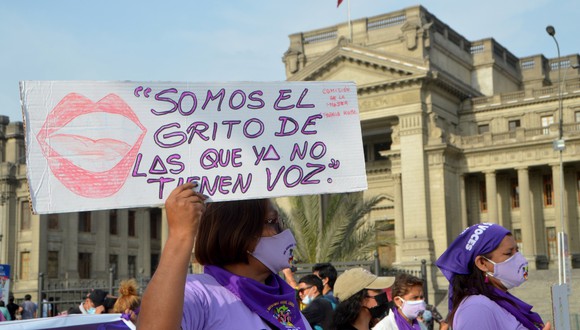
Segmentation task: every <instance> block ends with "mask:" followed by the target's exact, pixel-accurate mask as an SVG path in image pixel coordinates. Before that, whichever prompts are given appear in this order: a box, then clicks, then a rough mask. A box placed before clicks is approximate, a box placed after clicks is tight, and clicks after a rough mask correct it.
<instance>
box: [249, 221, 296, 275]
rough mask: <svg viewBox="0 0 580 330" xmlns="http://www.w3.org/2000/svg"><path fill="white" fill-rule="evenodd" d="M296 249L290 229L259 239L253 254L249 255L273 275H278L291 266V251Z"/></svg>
mask: <svg viewBox="0 0 580 330" xmlns="http://www.w3.org/2000/svg"><path fill="white" fill-rule="evenodd" d="M295 248H296V239H294V235H292V232H291V231H290V229H286V230H284V231H283V232H281V233H280V234H277V235H274V236H270V237H261V238H260V240H259V241H258V244H257V245H256V249H254V252H251V253H250V254H251V255H252V256H253V257H254V258H256V259H258V260H259V261H260V262H261V263H263V264H264V266H266V267H268V269H270V270H271V271H272V272H273V273H279V272H280V271H282V269H286V268H288V267H290V266H291V263H292V258H293V255H292V251H293V250H294V249H295Z"/></svg>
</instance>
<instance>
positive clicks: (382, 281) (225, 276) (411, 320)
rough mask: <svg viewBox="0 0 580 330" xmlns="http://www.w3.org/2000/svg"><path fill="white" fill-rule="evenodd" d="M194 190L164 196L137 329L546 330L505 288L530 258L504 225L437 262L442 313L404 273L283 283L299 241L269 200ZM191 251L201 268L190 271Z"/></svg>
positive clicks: (484, 227) (320, 272) (457, 244)
mask: <svg viewBox="0 0 580 330" xmlns="http://www.w3.org/2000/svg"><path fill="white" fill-rule="evenodd" d="M195 186H196V184H195V183H187V184H184V185H181V186H179V187H177V188H176V189H175V190H173V191H172V193H171V194H170V196H169V197H168V199H167V200H166V203H165V207H166V212H167V221H168V227H169V235H168V238H167V242H166V244H165V247H164V250H163V252H162V255H161V259H160V263H159V266H158V268H157V271H156V273H155V275H154V276H153V278H152V280H151V282H150V283H149V286H148V287H147V289H146V291H145V294H144V295H143V300H142V304H141V314H140V316H139V318H138V323H137V325H138V328H139V329H295V330H302V329H336V330H340V329H349V330H350V329H357V330H361V329H364V330H369V329H377V330H384V329H415V330H421V329H433V325H434V323H437V324H438V325H439V329H448V328H451V329H454V330H461V329H476V330H477V329H479V330H491V329H514V330H515V329H543V330H548V329H550V323H549V322H544V321H543V320H542V319H541V318H540V317H539V315H538V314H536V313H534V312H532V306H530V305H528V304H526V303H525V302H523V301H521V300H519V299H518V298H516V297H515V296H513V295H511V294H510V293H509V292H508V290H509V289H511V288H513V287H515V286H518V285H520V284H521V283H523V282H524V281H525V280H526V279H527V275H528V274H527V261H526V259H525V258H524V257H523V256H522V255H521V254H520V253H519V252H518V251H517V245H516V244H515V240H514V238H513V236H512V234H511V233H510V232H509V231H508V230H507V229H505V228H504V227H502V226H500V225H497V224H491V223H486V224H477V225H474V226H471V227H469V228H467V229H466V230H465V231H464V232H463V233H461V234H460V235H459V236H458V237H457V238H456V239H455V240H454V242H453V243H452V244H451V245H450V246H449V248H448V249H447V250H446V251H445V253H443V255H442V256H441V257H440V258H439V259H438V260H437V263H436V264H437V266H438V267H439V268H440V269H441V271H442V273H443V274H444V275H445V277H446V278H447V279H448V280H449V283H450V288H449V311H450V313H449V315H448V316H447V318H443V317H442V316H441V315H440V314H439V313H438V312H437V310H436V309H435V308H434V307H433V306H428V305H426V303H425V300H424V297H423V286H424V284H425V283H423V281H422V280H421V279H419V278H417V277H415V276H412V275H409V274H405V273H402V274H400V275H398V276H396V277H379V276H377V275H374V274H372V273H371V272H369V271H368V270H365V269H363V268H353V269H349V270H346V271H345V272H343V273H342V274H341V275H340V276H337V273H336V269H334V268H333V267H332V265H330V264H321V265H316V266H315V268H314V269H313V272H312V274H308V275H305V276H303V277H302V278H300V279H299V280H298V281H297V282H296V281H295V280H294V279H293V278H292V276H290V277H288V276H286V278H287V280H288V282H286V280H284V279H283V278H282V277H280V276H279V274H280V273H284V274H285V275H292V274H291V271H289V266H290V265H291V262H292V258H293V256H292V250H293V249H294V248H295V247H296V240H295V239H294V236H293V234H292V233H291V232H290V230H289V229H284V228H283V223H282V221H281V220H280V219H279V216H278V212H277V210H276V208H275V207H274V204H273V203H272V201H271V200H269V199H260V200H241V201H230V202H213V203H206V199H207V196H204V195H202V194H199V193H197V192H196V191H195ZM194 247H195V249H194ZM192 250H193V251H194V253H195V258H196V260H197V261H198V262H199V263H200V264H202V265H203V266H204V273H203V274H194V275H188V274H187V269H188V266H189V263H190V258H191V251H192ZM159 302H171V303H159ZM159 315H163V316H164V317H159ZM473 320H477V322H474V321H473Z"/></svg>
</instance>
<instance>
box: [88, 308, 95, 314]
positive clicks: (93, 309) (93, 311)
mask: <svg viewBox="0 0 580 330" xmlns="http://www.w3.org/2000/svg"><path fill="white" fill-rule="evenodd" d="M96 311H97V309H96V308H94V307H91V308H89V310H88V311H87V313H89V314H95V312H96Z"/></svg>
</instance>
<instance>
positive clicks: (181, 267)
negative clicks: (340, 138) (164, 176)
mask: <svg viewBox="0 0 580 330" xmlns="http://www.w3.org/2000/svg"><path fill="white" fill-rule="evenodd" d="M195 186H196V184H194V183H186V184H183V185H181V186H178V187H177V188H175V189H174V190H173V191H172V192H171V194H170V195H169V197H168V198H167V200H166V201H165V209H166V213H167V222H168V227H169V234H168V237H167V241H166V243H165V246H164V248H163V252H162V254H161V258H160V261H159V266H158V267H157V270H156V271H155V275H153V278H152V279H151V282H149V285H148V286H147V289H146V291H145V293H144V294H143V299H142V301H141V311H140V313H139V317H138V318H137V327H138V328H139V329H140V330H146V329H155V330H157V329H164V330H165V329H179V328H180V327H181V329H183V330H189V329H272V328H273V329H295V330H304V329H306V330H309V329H311V327H310V325H309V324H308V322H307V321H306V318H304V316H303V315H302V313H300V309H299V307H298V301H297V300H296V294H295V290H294V288H292V287H291V286H290V285H288V283H286V282H285V281H284V280H283V279H282V278H281V277H280V276H279V275H278V273H279V272H280V271H282V269H284V268H288V267H289V266H290V262H291V260H292V258H293V256H292V251H293V249H294V248H295V247H296V240H295V239H294V236H293V235H292V233H291V232H290V230H288V229H287V230H282V228H281V224H280V219H279V216H278V211H277V210H276V209H275V208H274V204H273V202H272V201H271V200H269V199H258V200H238V201H229V202H212V203H208V204H207V206H206V204H205V200H206V199H207V197H206V196H203V195H202V194H200V193H198V192H195V191H194V190H193V188H194V187H195ZM194 243H195V244H194ZM194 245H195V249H193V247H194ZM192 250H194V251H195V259H196V260H197V261H198V262H199V263H200V264H201V265H203V266H204V274H194V275H189V276H188V275H187V270H188V267H189V264H190V260H191V251H192Z"/></svg>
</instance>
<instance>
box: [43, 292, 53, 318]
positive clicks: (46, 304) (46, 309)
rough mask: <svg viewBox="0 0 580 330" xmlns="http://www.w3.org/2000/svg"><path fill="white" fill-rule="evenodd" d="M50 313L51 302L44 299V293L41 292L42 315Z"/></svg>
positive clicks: (46, 315)
mask: <svg viewBox="0 0 580 330" xmlns="http://www.w3.org/2000/svg"><path fill="white" fill-rule="evenodd" d="M51 316H53V315H52V304H51V303H49V302H48V300H46V293H45V292H43V293H42V317H51Z"/></svg>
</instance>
